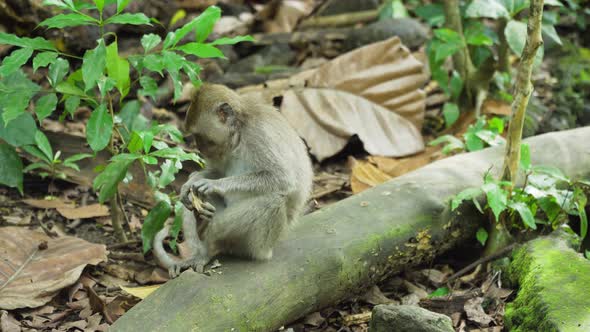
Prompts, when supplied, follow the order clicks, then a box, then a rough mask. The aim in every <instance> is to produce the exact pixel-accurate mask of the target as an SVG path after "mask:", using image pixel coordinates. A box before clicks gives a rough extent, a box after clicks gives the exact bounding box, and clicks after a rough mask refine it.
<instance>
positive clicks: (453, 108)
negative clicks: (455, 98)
mask: <svg viewBox="0 0 590 332" xmlns="http://www.w3.org/2000/svg"><path fill="white" fill-rule="evenodd" d="M459 114H460V112H459V106H457V104H455V103H445V105H444V106H443V117H444V118H445V124H446V127H447V128H449V127H450V126H452V125H453V124H454V123H455V122H457V120H458V119H459Z"/></svg>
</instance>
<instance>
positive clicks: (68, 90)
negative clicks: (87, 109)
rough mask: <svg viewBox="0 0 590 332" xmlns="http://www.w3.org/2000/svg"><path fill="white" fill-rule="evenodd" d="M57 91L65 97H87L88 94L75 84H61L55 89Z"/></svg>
mask: <svg viewBox="0 0 590 332" xmlns="http://www.w3.org/2000/svg"><path fill="white" fill-rule="evenodd" d="M55 91H57V92H59V93H62V94H64V95H72V96H79V97H86V94H85V93H84V91H82V89H80V88H79V87H77V86H75V85H74V84H73V83H70V82H65V81H64V82H61V83H59V84H58V85H57V86H56V87H55Z"/></svg>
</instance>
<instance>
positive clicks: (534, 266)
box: [504, 230, 590, 332]
mask: <svg viewBox="0 0 590 332" xmlns="http://www.w3.org/2000/svg"><path fill="white" fill-rule="evenodd" d="M570 232H571V230H570ZM578 247H579V238H577V236H575V235H572V234H571V233H568V232H566V231H564V230H559V231H557V232H554V233H553V234H552V235H551V236H546V237H540V238H538V239H535V240H533V241H530V242H529V243H527V244H526V245H524V246H523V247H522V248H520V249H518V250H517V251H516V252H515V254H514V259H513V261H512V263H511V265H510V278H511V279H512V281H513V282H515V283H516V284H518V285H519V286H520V289H519V290H518V295H517V296H516V299H515V300H514V302H512V303H509V304H508V306H507V307H506V316H505V317H504V318H505V322H506V327H507V328H508V330H510V331H517V332H518V331H580V332H581V331H590V297H588V292H590V262H589V261H588V260H587V259H586V258H584V257H583V256H582V255H581V254H580V253H578V252H576V250H574V249H572V248H578Z"/></svg>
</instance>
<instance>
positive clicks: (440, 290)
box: [428, 287, 451, 298]
mask: <svg viewBox="0 0 590 332" xmlns="http://www.w3.org/2000/svg"><path fill="white" fill-rule="evenodd" d="M450 293H451V291H450V290H449V289H448V288H447V287H440V288H437V289H436V290H435V291H434V292H432V293H430V294H428V298H433V297H441V296H447V295H449V294H450Z"/></svg>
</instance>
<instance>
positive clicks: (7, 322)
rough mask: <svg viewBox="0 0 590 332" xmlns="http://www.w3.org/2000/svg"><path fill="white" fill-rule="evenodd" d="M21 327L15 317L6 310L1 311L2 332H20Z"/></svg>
mask: <svg viewBox="0 0 590 332" xmlns="http://www.w3.org/2000/svg"><path fill="white" fill-rule="evenodd" d="M21 330H22V329H21V325H20V323H19V322H18V320H16V318H14V316H13V315H12V314H11V313H9V312H8V311H5V310H0V331H2V332H20V331H21Z"/></svg>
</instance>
